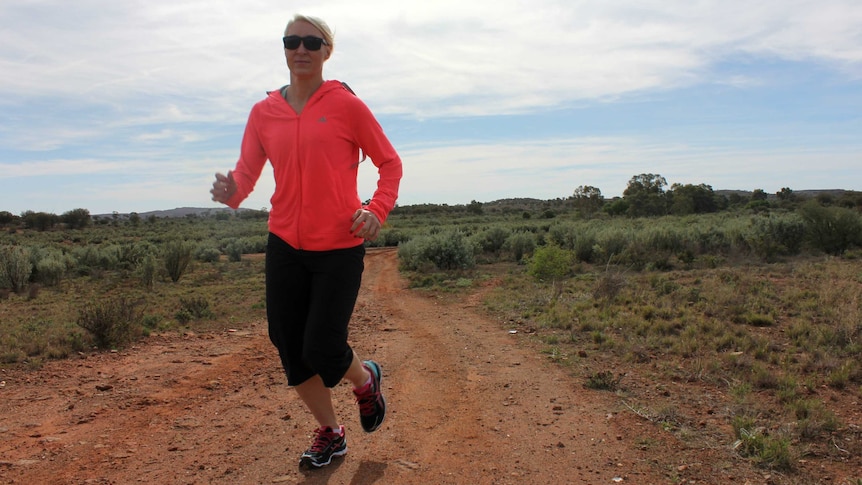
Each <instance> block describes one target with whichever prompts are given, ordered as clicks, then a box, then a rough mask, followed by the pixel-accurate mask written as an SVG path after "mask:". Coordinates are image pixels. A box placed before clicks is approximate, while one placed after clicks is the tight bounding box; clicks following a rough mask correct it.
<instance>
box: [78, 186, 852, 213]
mask: <svg viewBox="0 0 862 485" xmlns="http://www.w3.org/2000/svg"><path fill="white" fill-rule="evenodd" d="M714 192H715V194H716V195H724V196H728V197H729V196H730V195H732V194H736V195H738V196H740V197H743V198H749V197H751V195H752V193H753V192H752V191H751V190H727V189H724V190H715V191H714ZM793 193H794V194H796V195H797V196H799V197H801V198H813V197H817V196H819V195H822V194H828V195H830V196H832V197H834V198H835V199H838V198H841V197H842V196H844V195H846V194H853V193H858V191H854V190H844V189H820V190H794V191H793ZM767 197H768V198H769V199H775V198H776V197H777V196H776V195H775V194H767ZM606 199H607V200H610V199H611V197H607V198H606ZM565 200H566V198H565V197H563V198H557V199H550V200H543V199H534V198H529V197H516V198H510V199H499V200H492V201H489V202H482V206H483V207H484V208H485V209H490V210H542V209H547V208H549V207H554V206H556V205H558V204H561V203H564V201H565ZM466 205H467V204H451V205H450V204H415V205H412V206H401V207H412V208H419V207H421V206H428V207H432V206H451V207H464V206H466ZM244 211H255V209H246V208H240V209H236V210H234V209H231V208H229V207H178V208H176V209H170V210H158V211H149V212H139V213H138V215H139V216H140V217H142V218H147V217H150V216H155V217H158V218H172V217H188V216H189V215H195V216H199V217H208V216H214V215H216V214H218V213H222V212H227V213H234V212H244ZM117 216H118V217H122V218H127V217H129V214H117ZM93 217H114V214H96V215H94V216H93Z"/></svg>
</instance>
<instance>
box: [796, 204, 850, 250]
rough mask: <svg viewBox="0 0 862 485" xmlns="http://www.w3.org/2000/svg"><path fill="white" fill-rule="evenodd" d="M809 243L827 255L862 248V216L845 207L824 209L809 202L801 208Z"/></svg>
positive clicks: (800, 212) (800, 211)
mask: <svg viewBox="0 0 862 485" xmlns="http://www.w3.org/2000/svg"><path fill="white" fill-rule="evenodd" d="M799 214H800V215H801V217H802V220H803V221H804V224H805V233H806V235H807V237H808V242H809V243H810V244H811V246H812V247H813V248H815V249H818V250H820V251H823V252H825V253H827V254H835V255H839V254H842V253H843V252H844V251H846V250H848V249H850V248H851V247H853V246H862V216H860V215H859V213H858V212H856V211H854V210H852V209H847V208H844V207H823V206H821V205H820V204H818V203H817V202H816V201H809V202H806V203H805V204H803V205H802V206H801V207H800V208H799Z"/></svg>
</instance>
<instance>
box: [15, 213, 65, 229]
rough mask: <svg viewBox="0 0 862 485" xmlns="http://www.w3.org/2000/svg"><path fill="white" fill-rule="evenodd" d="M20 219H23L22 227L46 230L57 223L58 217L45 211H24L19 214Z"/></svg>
mask: <svg viewBox="0 0 862 485" xmlns="http://www.w3.org/2000/svg"><path fill="white" fill-rule="evenodd" d="M21 220H22V221H24V227H26V228H28V229H35V230H37V231H47V230H48V229H51V228H52V227H54V225H55V224H57V221H58V220H59V218H58V217H57V215H56V214H49V213H47V212H33V211H26V212H24V213H23V214H21Z"/></svg>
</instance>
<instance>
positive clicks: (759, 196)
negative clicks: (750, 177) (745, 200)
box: [751, 189, 769, 201]
mask: <svg viewBox="0 0 862 485" xmlns="http://www.w3.org/2000/svg"><path fill="white" fill-rule="evenodd" d="M767 198H769V196H768V195H767V194H766V192H764V191H763V189H754V192H752V193H751V200H753V201H754V200H766V199H767Z"/></svg>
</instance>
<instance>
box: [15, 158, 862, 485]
mask: <svg viewBox="0 0 862 485" xmlns="http://www.w3.org/2000/svg"><path fill="white" fill-rule="evenodd" d="M860 212H862V193H858V192H847V191H834V192H821V193H818V194H815V195H805V194H796V193H794V192H793V191H792V190H790V189H782V190H781V191H779V192H778V193H777V194H766V193H764V192H763V191H759V190H755V191H753V192H751V193H738V192H737V193H732V192H731V193H721V194H719V193H715V192H714V191H713V190H712V188H711V187H709V186H708V185H697V186H695V185H678V184H675V185H673V186H671V187H670V188H667V182H666V181H665V180H664V178H663V177H661V176H660V175H656V174H641V175H637V176H634V177H632V179H631V180H630V181H629V185H628V187H627V189H626V191H625V193H624V194H623V197H619V198H615V199H611V200H606V199H605V198H604V197H602V195H601V192H600V191H599V189H597V188H594V187H589V186H581V187H578V188H577V189H575V190H574V192H573V194H572V196H570V197H566V198H561V199H555V200H547V201H540V200H533V199H511V200H501V201H495V202H491V203H479V202H475V201H474V202H471V203H470V204H467V205H459V206H448V205H435V204H427V205H414V206H404V207H397V208H396V209H395V210H394V211H393V213H392V215H391V216H390V218H389V220H388V221H387V224H386V227H385V228H384V230H383V231H382V233H381V235H380V238H379V239H378V240H377V241H376V242H374V243H371V245H374V246H390V247H396V246H397V247H398V256H399V259H400V262H401V268H402V271H403V272H404V274H405V275H406V276H407V277H408V280H409V281H410V284H411V286H412V287H413V288H415V289H416V290H417V291H424V292H427V293H429V294H431V295H434V296H439V297H444V298H449V299H454V298H459V297H461V296H462V295H464V294H466V293H468V292H469V293H475V292H477V291H479V292H482V295H483V298H484V300H483V301H484V302H485V306H486V310H487V311H488V312H489V313H490V314H492V315H495V316H496V317H497V318H498V319H499V320H500V322H501V326H502V327H503V328H504V329H506V330H509V331H511V332H513V333H516V334H520V335H524V334H526V335H528V336H529V337H530V339H531V340H532V341H533V342H535V344H536V345H538V346H539V348H540V350H541V351H542V352H544V353H545V354H546V355H547V357H548V358H549V359H550V360H552V361H554V362H556V363H558V364H559V365H562V366H565V367H567V368H568V369H570V371H571V373H572V375H573V377H574V379H576V380H578V381H580V382H581V384H582V385H583V386H584V387H585V388H587V389H592V390H598V391H608V392H614V393H616V394H617V395H618V396H619V398H620V406H621V407H622V408H623V409H624V410H625V411H626V412H632V413H635V414H636V415H637V416H639V417H641V418H643V419H644V420H645V421H647V422H649V423H653V424H654V425H655V426H659V427H661V429H663V430H666V431H667V432H668V433H673V434H674V435H676V436H677V437H679V438H680V440H682V441H683V442H685V443H688V444H689V445H690V446H692V447H721V448H726V449H730V450H732V453H733V455H734V456H736V457H739V458H741V459H746V460H751V461H753V462H755V463H757V464H758V465H760V466H762V467H764V469H765V470H769V471H770V472H771V473H774V474H776V475H775V476H773V481H775V483H802V482H804V477H803V478H799V477H800V476H801V475H800V474H803V473H804V472H805V470H804V468H805V467H800V463H806V462H811V461H812V460H815V461H816V460H823V462H831V463H851V464H856V465H862V429H860V428H859V426H858V421H857V422H855V423H854V422H853V421H852V418H853V417H854V416H855V417H856V418H858V405H859V404H858V403H859V402H860V398H862V392H860V384H862V313H860V312H862V310H860V302H862V215H860ZM266 216H267V214H266V212H265V211H242V212H235V211H213V212H212V213H209V214H206V213H203V214H196V215H192V216H187V217H184V218H173V219H159V218H155V217H146V218H142V217H139V216H137V215H136V214H130V215H118V214H115V215H113V216H111V217H101V218H93V217H90V216H89V213H88V212H87V211H85V210H83V209H76V210H74V211H70V212H69V213H66V214H63V215H61V216H54V215H51V214H41V213H36V214H34V213H25V214H22V215H20V216H13V215H11V214H9V213H8V212H7V213H3V212H0V226H2V229H3V232H2V233H0V327H2V333H0V365H30V366H34V367H38V366H39V365H40V364H41V363H42V362H44V361H45V360H46V359H55V358H65V357H68V356H71V355H74V354H75V353H78V352H91V351H93V350H96V349H119V348H122V347H124V346H128V345H134V344H135V342H136V341H138V339H140V338H142V337H145V336H146V335H148V334H150V333H153V332H170V331H185V332H188V331H194V332H201V331H206V330H210V329H224V328H229V327H235V326H241V325H242V324H244V323H246V322H249V321H252V320H255V319H261V318H264V315H265V308H264V303H263V291H262V286H263V257H262V254H261V253H262V252H263V250H264V246H265V241H266ZM854 413H855V414H854ZM645 446H648V444H645ZM657 451H658V450H657ZM776 477H777V478H776ZM794 477H796V478H794ZM856 478H857V479H862V475H860V476H859V477H856ZM782 480H783V481H782ZM798 480H802V482H800V481H798Z"/></svg>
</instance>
